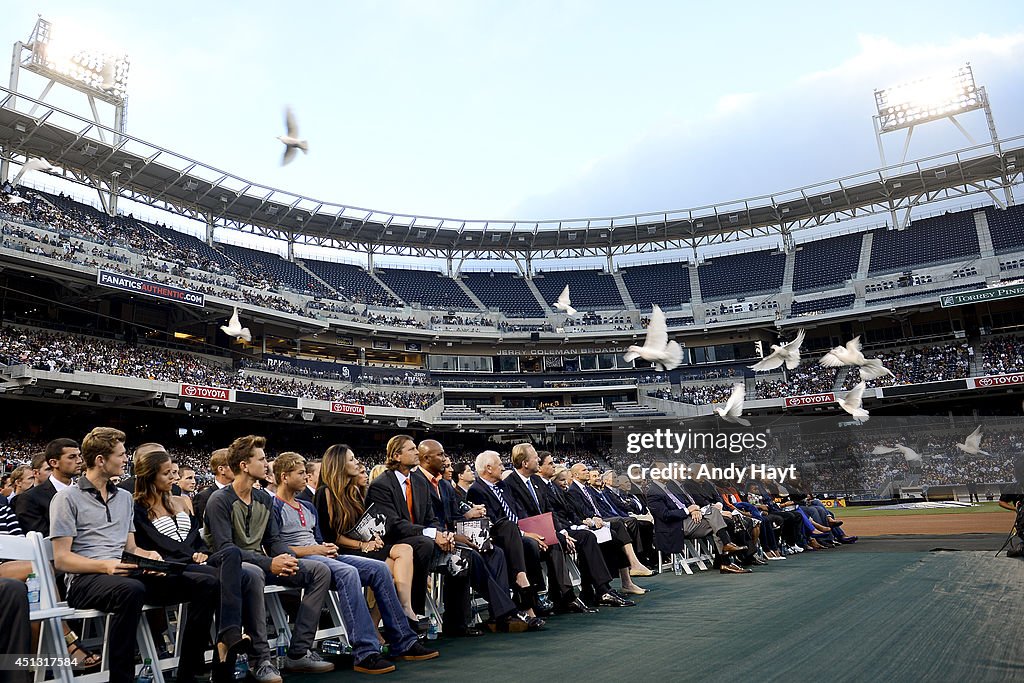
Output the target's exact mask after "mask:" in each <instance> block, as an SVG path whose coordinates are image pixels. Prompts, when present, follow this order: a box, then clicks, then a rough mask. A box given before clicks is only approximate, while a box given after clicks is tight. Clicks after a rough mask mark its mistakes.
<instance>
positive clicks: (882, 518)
mask: <svg viewBox="0 0 1024 683" xmlns="http://www.w3.org/2000/svg"><path fill="white" fill-rule="evenodd" d="M842 514H843V513H842V512H838V515H839V517H840V519H842ZM1011 526H1013V513H1011V512H1006V513H1005V514H1002V513H998V512H986V513H978V514H974V515H971V514H953V515H943V514H935V515H899V514H892V515H878V516H877V517H856V518H850V519H847V520H845V522H844V524H843V531H845V532H846V533H848V534H854V535H856V536H887V535H890V534H930V535H946V534H976V533H1002V534H1005V533H1007V532H1008V531H1009V530H1010V527H1011Z"/></svg>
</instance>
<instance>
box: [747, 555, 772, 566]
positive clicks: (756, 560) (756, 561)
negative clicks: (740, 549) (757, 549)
mask: <svg viewBox="0 0 1024 683" xmlns="http://www.w3.org/2000/svg"><path fill="white" fill-rule="evenodd" d="M751 562H752V564H756V565H757V566H759V567H765V566H767V565H768V563H767V562H765V561H764V560H762V559H761V558H760V557H755V558H754V559H753V560H751Z"/></svg>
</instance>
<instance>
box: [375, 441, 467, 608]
mask: <svg viewBox="0 0 1024 683" xmlns="http://www.w3.org/2000/svg"><path fill="white" fill-rule="evenodd" d="M419 464H420V452H419V449H417V448H416V442H415V441H413V438H412V437H411V436H409V435H407V434H399V435H397V436H393V437H391V439H389V440H388V443H387V448H386V455H385V461H384V465H385V467H386V468H387V469H386V470H385V472H384V473H383V474H381V475H380V476H378V477H377V478H376V479H374V480H373V481H371V482H370V488H369V490H368V491H367V493H366V505H367V507H369V506H370V505H371V504H372V505H374V506H375V509H376V510H379V511H380V512H382V513H383V514H384V516H385V531H384V543H385V547H387V548H390V547H391V546H392V545H394V544H396V543H406V544H408V545H410V546H412V550H413V576H412V608H413V610H415V611H416V613H417V614H423V612H424V606H425V600H426V594H427V576H428V575H429V574H430V571H431V569H432V568H433V561H434V552H435V548H436V549H437V550H438V551H440V552H443V553H447V552H451V549H452V547H453V541H452V535H451V534H449V533H448V532H446V531H440V530H438V528H437V526H436V525H435V521H434V505H433V503H432V502H431V500H430V486H429V484H427V482H426V481H425V480H424V479H423V478H422V477H413V476H412V473H413V472H412V471H413V469H414V468H416V467H417V466H418V465H419Z"/></svg>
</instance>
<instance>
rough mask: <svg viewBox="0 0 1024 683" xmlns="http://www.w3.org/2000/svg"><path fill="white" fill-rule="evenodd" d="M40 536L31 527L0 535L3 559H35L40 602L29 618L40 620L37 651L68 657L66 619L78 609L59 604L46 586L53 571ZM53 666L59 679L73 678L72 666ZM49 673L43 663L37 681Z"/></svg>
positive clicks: (45, 654) (31, 560) (0, 554)
mask: <svg viewBox="0 0 1024 683" xmlns="http://www.w3.org/2000/svg"><path fill="white" fill-rule="evenodd" d="M36 537H38V538H42V536H40V534H39V533H37V532H35V531H30V532H29V534H28V536H7V535H0V559H2V560H22V561H25V562H31V563H32V568H33V569H34V570H35V575H36V576H37V577H39V605H38V607H36V608H35V609H32V610H30V611H29V619H30V620H32V621H34V622H38V624H39V650H38V652H37V654H39V655H40V656H42V657H55V658H64V657H67V656H68V650H67V646H66V645H65V643H64V624H63V620H64V619H67V618H71V617H72V616H74V613H75V611H74V610H73V609H71V608H70V607H67V606H60V605H58V604H57V603H56V602H55V601H54V599H53V597H54V596H53V594H51V593H49V592H48V591H47V590H46V587H45V584H44V581H45V575H47V574H50V573H51V572H50V571H49V568H48V566H47V562H46V560H45V558H44V557H43V555H42V554H41V552H40V548H39V544H38V542H37V539H36ZM21 654H29V653H27V652H25V653H21ZM51 670H52V671H53V677H54V679H55V680H58V681H62V682H65V683H66V682H69V681H71V669H70V668H69V667H53V668H52V669H51ZM45 675H46V668H44V667H40V668H39V669H37V670H36V675H35V676H36V680H37V681H42V680H43V679H44V677H45Z"/></svg>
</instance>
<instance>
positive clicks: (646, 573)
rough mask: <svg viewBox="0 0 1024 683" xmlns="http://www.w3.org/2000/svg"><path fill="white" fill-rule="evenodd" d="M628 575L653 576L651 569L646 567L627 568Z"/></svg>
mask: <svg viewBox="0 0 1024 683" xmlns="http://www.w3.org/2000/svg"><path fill="white" fill-rule="evenodd" d="M629 575H630V576H653V575H654V572H653V571H652V570H650V569H648V568H647V567H643V568H641V569H630V570H629Z"/></svg>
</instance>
